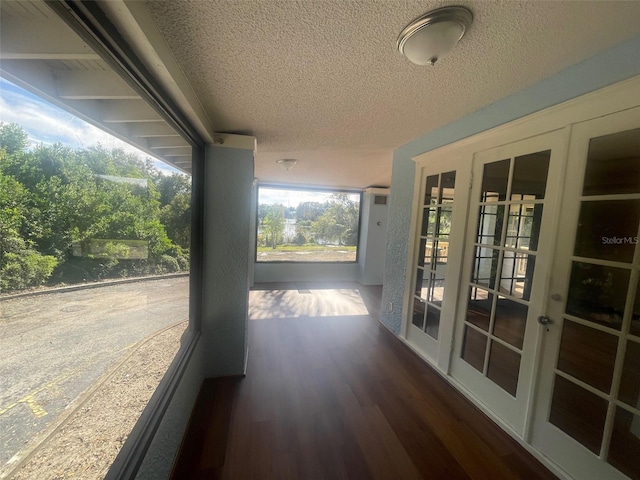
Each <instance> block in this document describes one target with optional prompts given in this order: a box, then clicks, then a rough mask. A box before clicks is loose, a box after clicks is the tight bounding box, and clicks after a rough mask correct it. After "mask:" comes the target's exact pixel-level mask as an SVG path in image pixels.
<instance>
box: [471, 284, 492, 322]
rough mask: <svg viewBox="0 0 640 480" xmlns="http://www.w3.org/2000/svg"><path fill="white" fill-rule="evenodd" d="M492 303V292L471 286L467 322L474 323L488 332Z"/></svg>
mask: <svg viewBox="0 0 640 480" xmlns="http://www.w3.org/2000/svg"><path fill="white" fill-rule="evenodd" d="M492 305H493V294H492V293H489V292H487V291H486V290H483V289H481V288H476V287H471V288H470V289H469V303H468V304H467V322H469V323H473V324H474V325H475V326H477V327H480V328H481V329H483V330H484V331H485V332H488V331H489V324H490V322H491V308H492Z"/></svg>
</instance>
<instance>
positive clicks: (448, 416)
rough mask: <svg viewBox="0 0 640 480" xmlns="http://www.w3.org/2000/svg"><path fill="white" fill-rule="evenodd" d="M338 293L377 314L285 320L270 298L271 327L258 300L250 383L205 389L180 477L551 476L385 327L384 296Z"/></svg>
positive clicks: (304, 314)
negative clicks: (381, 309)
mask: <svg viewBox="0 0 640 480" xmlns="http://www.w3.org/2000/svg"><path fill="white" fill-rule="evenodd" d="M269 287H270V288H271V289H272V290H262V291H261V292H263V294H264V292H269V291H274V292H277V291H282V290H283V289H285V288H286V289H289V290H291V289H293V287H292V286H290V285H289V286H280V287H278V286H277V285H275V286H274V285H270V286H269ZM297 288H299V287H296V289H297ZM327 289H328V286H326V285H325V286H324V287H323V288H321V289H317V290H327ZM333 289H335V290H342V291H343V292H342V294H340V296H341V297H340V298H343V299H344V298H351V299H352V300H353V301H354V302H355V303H354V305H356V304H357V305H358V308H359V305H360V302H358V301H357V298H356V296H352V295H349V292H347V290H352V291H354V292H357V293H359V294H361V300H362V303H363V304H364V305H366V306H367V307H369V311H371V312H372V314H373V316H372V315H362V314H343V315H339V316H336V315H333V316H317V315H315V316H314V312H313V311H312V312H308V311H304V309H299V310H298V311H296V313H295V316H288V317H287V316H282V315H281V311H278V310H277V308H276V307H277V306H278V305H277V303H278V302H276V301H275V300H274V304H273V308H274V310H273V311H272V315H271V318H268V317H267V316H264V315H263V313H264V312H265V311H268V310H269V307H268V304H267V303H265V302H263V301H262V300H264V298H263V296H261V295H259V296H258V297H255V295H254V296H252V300H255V298H260V299H262V300H261V307H260V309H259V311H260V312H261V313H260V315H259V318H260V319H259V320H251V321H250V322H249V324H250V325H249V344H250V346H249V365H248V371H247V376H246V377H245V378H242V379H228V378H227V379H212V380H208V381H206V382H205V383H204V384H203V388H202V390H201V394H200V398H199V402H198V405H197V406H196V409H195V410H194V413H193V415H192V422H191V425H190V427H189V430H188V432H187V436H186V438H185V442H184V443H183V447H182V453H181V455H180V457H179V459H178V462H177V464H176V466H175V470H174V475H173V478H175V479H199V478H203V479H204V478H207V479H218V478H219V479H233V480H236V479H237V480H240V479H297V480H300V479H313V480H315V479H318V480H320V479H327V480H334V479H355V480H366V479H380V480H396V479H402V480H404V479H420V478H422V479H438V480H441V479H447V480H448V479H491V480H496V479H527V480H529V479H543V478H544V479H546V478H555V477H554V476H553V475H552V474H551V473H550V472H549V471H548V470H546V469H545V468H544V467H543V466H542V465H541V464H540V463H539V462H538V461H537V460H535V459H534V458H533V457H532V456H531V455H529V454H528V453H527V452H526V451H525V450H524V449H523V448H522V447H520V446H519V445H518V444H517V443H516V442H515V441H514V440H513V439H511V438H510V437H509V436H508V435H507V434H506V433H504V432H503V431H502V430H500V429H499V428H498V427H497V426H496V425H495V424H494V423H493V422H491V421H490V420H489V419H488V418H487V417H486V416H485V415H484V414H482V413H481V412H480V411H478V410H477V409H476V408H475V407H474V406H473V405H472V404H470V403H469V402H468V401H467V400H466V399H465V398H464V397H462V395H461V394H459V393H458V392H457V391H456V390H454V389H453V388H452V387H451V386H450V385H449V384H448V383H446V382H445V381H444V380H443V379H442V378H441V377H440V376H439V375H438V374H436V373H435V372H434V371H433V370H432V369H431V368H430V367H428V366H427V365H426V364H424V362H422V361H421V360H420V359H418V358H417V357H416V356H415V355H414V354H413V353H412V352H411V351H409V350H408V349H407V348H406V347H405V346H404V345H403V344H402V343H401V342H400V341H399V340H398V339H396V338H395V337H394V336H393V335H392V334H391V333H389V332H388V331H387V330H386V329H385V328H384V327H383V326H381V325H380V324H379V323H378V322H377V315H378V314H379V303H380V289H379V288H365V287H361V286H359V285H357V284H356V285H354V284H347V285H338V286H335V285H334V287H333ZM300 290H302V291H303V292H304V293H300V295H305V296H308V295H320V296H322V292H318V291H317V290H316V289H314V286H313V285H308V284H307V285H305V286H304V287H303V288H300ZM306 290H310V291H311V293H306ZM252 294H254V292H252ZM324 294H325V295H326V292H324ZM290 296H293V297H295V295H293V294H292V293H291V292H287V293H286V294H282V295H274V296H273V298H274V299H280V305H281V304H282V300H283V299H285V298H289V297H290ZM292 301H293V302H294V304H296V305H298V301H297V300H296V299H295V298H294V299H293V300H292ZM287 302H289V300H287ZM304 303H305V302H302V303H300V305H303V304H304ZM321 303H322V302H320V301H316V302H315V303H314V302H309V304H310V305H311V304H314V305H316V307H317V305H320V304H321ZM316 307H314V308H316ZM354 311H357V309H354ZM316 313H317V312H316ZM374 317H376V318H374Z"/></svg>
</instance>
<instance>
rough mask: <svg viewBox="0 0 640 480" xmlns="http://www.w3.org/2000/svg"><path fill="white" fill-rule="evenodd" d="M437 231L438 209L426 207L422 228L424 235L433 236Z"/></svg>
mask: <svg viewBox="0 0 640 480" xmlns="http://www.w3.org/2000/svg"><path fill="white" fill-rule="evenodd" d="M435 231H436V209H435V208H425V209H424V210H423V211H422V229H421V233H420V234H421V235H422V236H423V237H432V236H433V235H434V233H435Z"/></svg>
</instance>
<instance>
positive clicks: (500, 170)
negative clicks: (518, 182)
mask: <svg viewBox="0 0 640 480" xmlns="http://www.w3.org/2000/svg"><path fill="white" fill-rule="evenodd" d="M510 163H511V160H510V159H506V160H501V161H499V162H492V163H487V164H486V165H485V166H484V172H483V173H482V192H481V194H480V201H481V202H497V201H502V200H506V199H507V185H508V183H509V165H510Z"/></svg>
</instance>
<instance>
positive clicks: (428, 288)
mask: <svg viewBox="0 0 640 480" xmlns="http://www.w3.org/2000/svg"><path fill="white" fill-rule="evenodd" d="M417 177H418V178H419V179H420V180H419V181H420V184H419V185H416V190H417V191H418V192H419V193H418V194H419V201H418V203H419V207H418V216H417V222H416V225H415V235H414V239H415V241H414V255H413V259H414V261H413V265H412V273H411V279H410V282H411V287H410V292H411V298H410V300H409V305H408V307H409V308H408V309H407V310H408V312H409V313H410V318H409V319H408V321H407V325H406V334H405V338H406V339H407V341H408V342H409V343H410V344H411V345H412V346H413V347H414V348H416V350H418V351H419V352H420V353H421V354H422V355H423V356H424V357H425V358H427V359H428V360H429V361H430V362H431V363H432V364H433V365H435V366H436V367H437V368H439V369H441V370H443V371H446V370H447V366H448V359H449V350H450V345H451V337H452V333H453V322H454V319H455V308H456V296H455V294H456V288H457V285H458V282H459V279H460V257H461V252H462V248H463V239H464V228H465V214H466V205H467V201H468V195H469V181H470V180H469V179H470V165H469V164H468V162H467V163H466V164H465V163H464V162H463V161H461V160H460V159H459V158H453V159H452V158H448V159H445V160H443V161H440V162H436V163H431V164H429V165H428V166H425V167H422V168H421V169H420V170H419V175H417Z"/></svg>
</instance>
